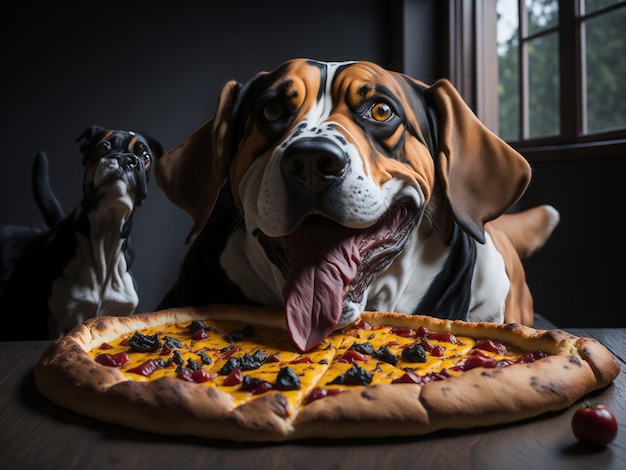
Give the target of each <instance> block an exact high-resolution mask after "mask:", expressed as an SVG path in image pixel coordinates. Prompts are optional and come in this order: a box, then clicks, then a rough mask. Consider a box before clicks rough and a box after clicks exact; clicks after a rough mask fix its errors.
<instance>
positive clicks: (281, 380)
mask: <svg viewBox="0 0 626 470" xmlns="http://www.w3.org/2000/svg"><path fill="white" fill-rule="evenodd" d="M276 388H277V389H278V390H300V377H298V376H297V375H296V373H295V372H294V371H293V370H291V369H290V368H289V367H283V368H282V369H280V372H279V373H278V376H277V377H276Z"/></svg>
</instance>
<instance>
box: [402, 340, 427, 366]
mask: <svg viewBox="0 0 626 470" xmlns="http://www.w3.org/2000/svg"><path fill="white" fill-rule="evenodd" d="M402 359H404V360H405V361H408V362H426V361H427V359H426V351H424V348H423V347H422V345H421V344H419V343H415V344H414V345H413V346H409V347H408V348H406V349H404V350H403V351H402Z"/></svg>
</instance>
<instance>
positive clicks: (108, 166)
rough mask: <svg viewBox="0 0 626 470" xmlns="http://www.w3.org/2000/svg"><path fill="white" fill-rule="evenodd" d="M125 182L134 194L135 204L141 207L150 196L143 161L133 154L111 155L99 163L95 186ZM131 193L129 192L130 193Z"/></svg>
mask: <svg viewBox="0 0 626 470" xmlns="http://www.w3.org/2000/svg"><path fill="white" fill-rule="evenodd" d="M119 181H123V182H124V183H126V185H127V189H128V190H130V191H132V192H134V195H135V197H134V203H135V205H136V206H140V205H141V204H142V203H143V200H144V199H145V198H146V197H147V195H148V183H147V178H146V170H145V167H144V164H143V161H142V160H141V159H140V158H138V157H137V156H136V155H134V154H132V153H111V154H108V155H107V156H105V157H102V158H101V159H100V160H99V162H98V171H97V172H96V176H95V180H94V185H95V186H96V187H101V186H102V185H106V184H110V183H115V182H119ZM130 191H129V192H130Z"/></svg>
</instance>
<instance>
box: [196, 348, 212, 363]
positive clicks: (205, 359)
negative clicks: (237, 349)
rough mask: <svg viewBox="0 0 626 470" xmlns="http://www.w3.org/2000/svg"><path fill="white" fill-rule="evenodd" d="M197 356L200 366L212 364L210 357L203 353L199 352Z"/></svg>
mask: <svg viewBox="0 0 626 470" xmlns="http://www.w3.org/2000/svg"><path fill="white" fill-rule="evenodd" d="M198 356H200V360H201V361H202V364H206V365H208V364H213V360H212V359H211V357H210V356H209V355H208V354H207V353H205V352H204V351H200V352H199V353H198Z"/></svg>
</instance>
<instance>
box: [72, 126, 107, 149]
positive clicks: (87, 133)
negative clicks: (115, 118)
mask: <svg viewBox="0 0 626 470" xmlns="http://www.w3.org/2000/svg"><path fill="white" fill-rule="evenodd" d="M103 130H104V127H102V126H97V125H93V126H89V127H88V128H87V129H85V130H84V131H83V133H82V134H81V135H80V136H79V137H78V139H76V142H78V143H79V144H80V151H81V153H83V154H84V153H85V152H86V151H87V146H88V145H89V143H90V142H91V140H92V139H93V138H94V136H95V135H96V134H97V133H98V132H101V131H103Z"/></svg>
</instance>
